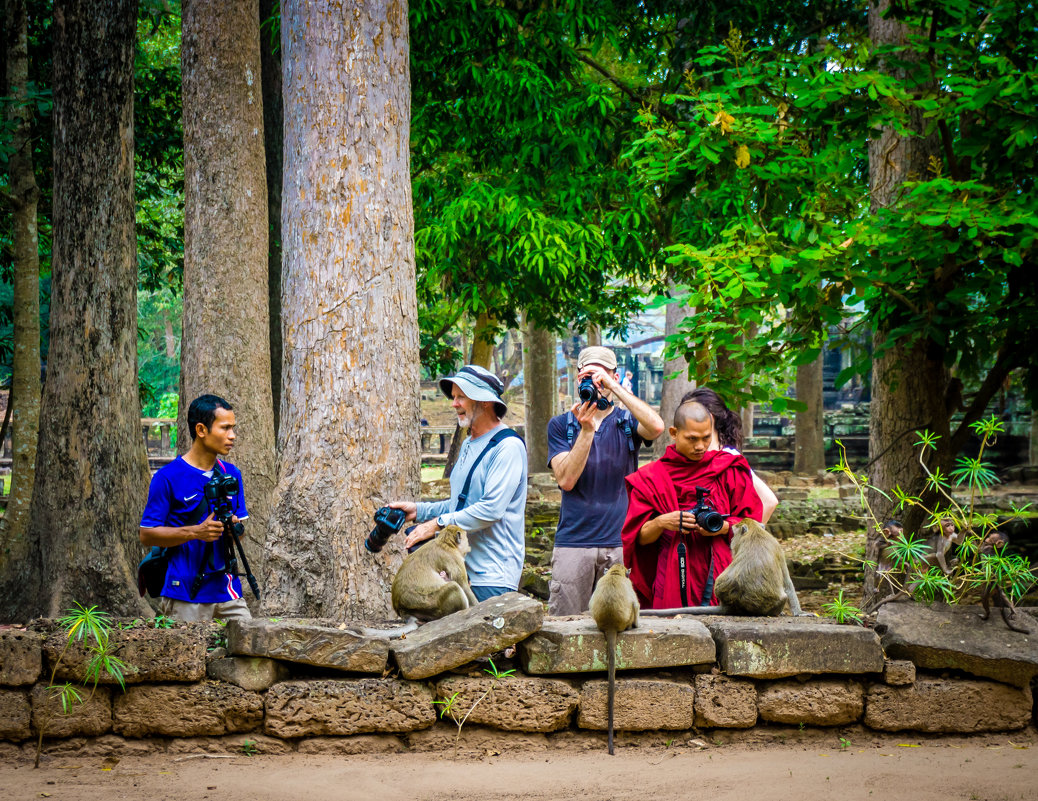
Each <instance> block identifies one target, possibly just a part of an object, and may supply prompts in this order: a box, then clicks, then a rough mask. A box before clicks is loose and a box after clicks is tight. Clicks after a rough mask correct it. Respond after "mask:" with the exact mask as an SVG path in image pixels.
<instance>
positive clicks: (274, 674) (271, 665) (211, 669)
mask: <svg viewBox="0 0 1038 801" xmlns="http://www.w3.org/2000/svg"><path fill="white" fill-rule="evenodd" d="M206 674H207V675H208V676H209V678H211V679H216V680H217V681H226V682H229V683H230V684H236V685H238V686H239V687H241V688H242V689H243V690H252V691H253V692H262V691H263V690H266V689H269V688H270V687H271V685H273V684H276V683H277V682H279V681H284V680H285V679H287V678H288V676H289V672H288V668H287V667H285V666H284V665H283V664H281V663H280V662H278V661H277V660H274V659H264V658H263V657H261V656H228V657H224V658H223V659H213V660H211V661H210V662H209V664H208V665H206Z"/></svg>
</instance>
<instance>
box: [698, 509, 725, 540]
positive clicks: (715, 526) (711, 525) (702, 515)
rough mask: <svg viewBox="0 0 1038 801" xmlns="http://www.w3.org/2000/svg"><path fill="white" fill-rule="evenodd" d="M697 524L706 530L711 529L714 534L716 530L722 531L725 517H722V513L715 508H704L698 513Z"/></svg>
mask: <svg viewBox="0 0 1038 801" xmlns="http://www.w3.org/2000/svg"><path fill="white" fill-rule="evenodd" d="M696 523H697V525H698V526H699V527H700V528H701V529H703V530H704V531H709V532H710V533H711V534H713V533H714V532H715V531H720V530H721V529H722V528H724V518H723V517H721V513H720V512H717V511H715V510H713V509H704V510H703V511H701V512H699V513H698V514H697V515H696Z"/></svg>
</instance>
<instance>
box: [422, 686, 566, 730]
mask: <svg viewBox="0 0 1038 801" xmlns="http://www.w3.org/2000/svg"><path fill="white" fill-rule="evenodd" d="M455 693H457V696H456V697H455V698H454V700H453V701H451V710H452V711H453V715H454V716H456V718H457V719H461V718H463V717H464V716H465V715H466V714H467V715H468V719H467V721H466V723H477V724H483V725H484V726H493V727H494V728H495V729H504V730H505V731H534V732H548V731H558V730H560V729H564V728H566V727H567V726H569V723H570V720H571V719H572V718H573V712H574V711H575V710H576V708H577V704H578V703H579V702H580V693H578V692H577V691H576V690H575V689H574V688H573V687H572V686H571V685H570V684H569V683H568V682H565V681H563V680H561V679H530V678H525V677H522V676H508V677H505V678H503V679H494V678H493V677H491V676H486V677H479V676H455V677H452V678H449V679H444V680H443V681H440V682H439V683H437V685H436V697H437V698H438V699H440V700H448V699H450V698H451V696H453V695H454V694H455ZM484 694H485V695H484ZM445 717H451V714H450V713H448V714H447V715H445Z"/></svg>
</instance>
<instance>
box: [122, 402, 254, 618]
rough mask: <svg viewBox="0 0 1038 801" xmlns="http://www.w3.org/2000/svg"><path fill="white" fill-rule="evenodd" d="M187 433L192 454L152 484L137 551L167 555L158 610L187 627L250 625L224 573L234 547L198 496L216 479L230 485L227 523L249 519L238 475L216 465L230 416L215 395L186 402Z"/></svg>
mask: <svg viewBox="0 0 1038 801" xmlns="http://www.w3.org/2000/svg"><path fill="white" fill-rule="evenodd" d="M187 425H188V429H189V432H190V434H191V448H190V449H189V450H188V452H187V453H185V454H184V455H183V456H178V457H177V458H176V459H174V460H173V461H172V462H170V463H169V464H168V465H166V466H165V467H163V468H162V469H160V470H159V471H158V472H156V473H155V475H154V476H153V477H152V479H151V486H150V488H149V489H148V503H147V505H146V506H145V507H144V514H143V515H142V516H141V529H140V537H141V543H142V544H144V545H147V546H152V545H158V546H160V547H163V548H173V553H172V556H171V557H170V560H169V567H168V568H167V570H166V582H165V584H164V585H163V588H162V598H161V600H160V608H161V611H162V614H164V615H166V616H167V617H172V618H176V619H178V620H183V621H186V622H194V621H200V620H212V619H213V618H223V619H229V618H249V617H252V615H251V614H249V608H248V606H246V605H245V601H244V600H243V599H242V591H241V582H240V581H239V580H238V577H237V576H235V575H232V574H231V573H229V572H228V568H227V558H228V554H229V553H230V549H231V548H233V547H234V545H233V543H232V542H230V541H229V539H230V535H227V536H224V526H223V523H221V522H220V521H219V520H217V519H216V517H215V510H214V509H213V508H212V506H211V505H210V502H209V501H208V500H206V497H205V491H204V487H205V485H206V483H207V482H208V481H209V480H210V479H212V478H213V476H214V475H215V474H216V472H217V471H219V472H221V473H224V474H226V475H227V476H231V477H233V478H235V479H236V480H237V482H238V492H237V494H236V495H233V496H231V504H232V509H233V511H234V514H233V516H232V521H233V522H235V523H236V522H238V521H239V520H244V519H245V518H247V517H248V512H247V511H246V509H245V496H244V490H243V485H242V477H241V472H240V471H239V470H238V468H237V467H235V466H234V465H233V464H231V463H230V462H224V461H222V460H220V459H219V457H220V456H226V455H227V454H228V453H230V451H231V448H232V447H233V446H234V439H235V433H234V426H235V419H234V410H233V409H232V408H231V405H230V404H229V403H228V402H227V401H225V400H223V399H222V398H219V397H217V396H216V395H202V396H200V397H198V398H195V400H193V401H192V402H191V406H190V407H189V408H188V412H187Z"/></svg>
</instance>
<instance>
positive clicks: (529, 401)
mask: <svg viewBox="0 0 1038 801" xmlns="http://www.w3.org/2000/svg"><path fill="white" fill-rule="evenodd" d="M524 323H525V324H524V326H523V389H524V390H525V397H526V455H527V463H528V465H529V472H531V473H543V472H545V471H546V470H547V469H548V421H549V420H551V418H552V416H553V415H554V414H555V407H556V406H558V403H559V388H558V378H557V374H556V372H555V336H554V335H553V334H552V333H551V331H546V330H545V329H543V328H538V327H537V326H536V325H535V324H534V323H532V322H531V321H529V320H525V321H524Z"/></svg>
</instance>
